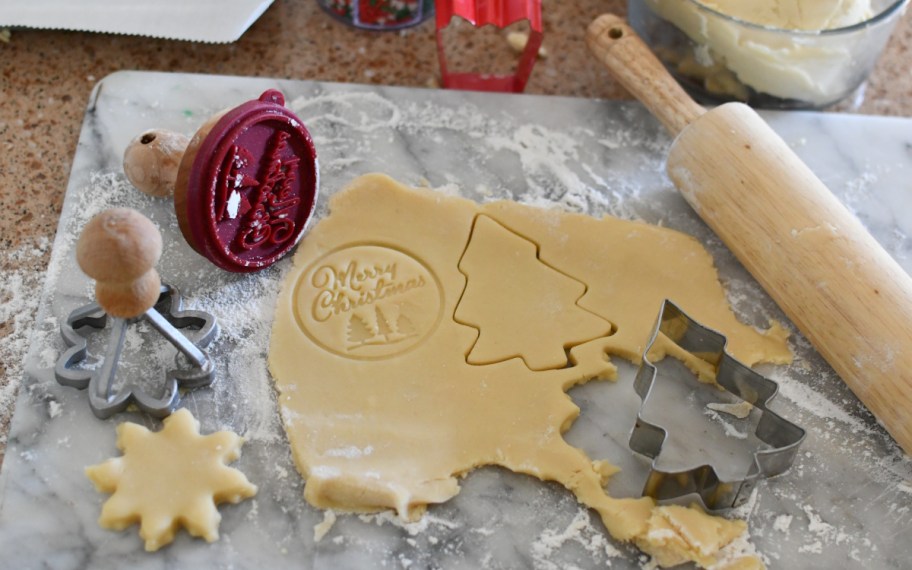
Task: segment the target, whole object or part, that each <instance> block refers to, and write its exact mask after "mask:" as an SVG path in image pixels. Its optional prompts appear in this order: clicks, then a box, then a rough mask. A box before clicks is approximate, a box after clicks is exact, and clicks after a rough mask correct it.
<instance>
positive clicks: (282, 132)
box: [174, 90, 319, 273]
mask: <svg viewBox="0 0 912 570" xmlns="http://www.w3.org/2000/svg"><path fill="white" fill-rule="evenodd" d="M318 184H319V171H318V168H317V155H316V151H315V150H314V144H313V140H312V139H311V137H310V133H308V132H307V129H306V128H305V127H304V125H303V124H302V123H301V121H300V119H298V118H297V117H296V116H295V114H294V113H292V112H291V111H290V110H289V109H287V108H286V107H285V98H284V97H283V96H282V94H281V93H280V92H278V91H275V90H269V91H266V92H265V93H263V94H262V95H261V96H260V98H259V99H256V100H253V101H248V102H247V103H244V104H242V105H240V106H238V107H235V108H233V109H230V110H228V111H226V112H224V113H222V114H219V115H216V116H215V117H213V118H211V119H210V120H209V121H208V122H207V123H206V124H204V125H203V126H202V127H200V129H199V131H197V133H196V135H194V137H193V138H192V139H191V140H190V144H189V146H188V147H187V150H186V151H185V152H184V155H183V158H182V159H181V163H180V167H179V169H178V172H177V182H176V184H175V187H174V205H175V210H176V212H177V219H178V223H179V225H180V228H181V232H183V234H184V238H185V239H186V240H187V242H189V244H190V246H191V247H193V249H195V250H196V251H197V252H198V253H200V254H201V255H203V256H204V257H206V258H207V259H209V260H210V261H211V262H212V263H214V264H215V265H217V266H218V267H220V268H222V269H225V270H227V271H233V272H240V273H243V272H252V271H258V270H260V269H263V268H265V267H268V266H269V265H272V264H273V263H275V262H276V261H277V260H279V259H280V258H281V257H282V256H284V255H285V254H287V253H288V252H289V251H291V249H292V248H294V246H295V245H296V244H297V243H298V241H300V239H301V237H302V235H303V233H304V230H305V228H306V227H307V223H308V222H309V221H310V218H311V215H312V214H313V210H314V206H315V204H316V196H317V187H318Z"/></svg>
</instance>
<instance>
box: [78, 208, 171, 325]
mask: <svg viewBox="0 0 912 570" xmlns="http://www.w3.org/2000/svg"><path fill="white" fill-rule="evenodd" d="M161 252H162V239H161V235H159V233H158V229H157V228H156V227H155V225H154V224H153V223H152V222H151V221H150V220H149V219H148V218H146V217H145V216H143V215H142V214H140V213H139V212H137V211H136V210H132V209H130V208H113V209H110V210H105V211H104V212H102V213H100V214H98V215H97V216H95V217H94V218H92V219H91V220H89V223H87V224H86V226H85V228H84V229H83V230H82V235H80V236H79V241H78V242H77V244H76V261H77V262H78V263H79V267H81V268H82V270H83V271H84V272H85V274H86V275H88V276H89V277H91V278H93V279H95V281H96V283H95V299H96V300H97V301H98V304H99V305H101V306H102V308H104V310H105V311H106V312H107V313H108V314H109V315H111V316H114V317H120V318H124V319H129V318H133V317H138V316H139V315H142V314H143V313H145V312H146V311H147V310H149V309H150V308H151V307H152V306H153V305H154V304H155V302H156V301H157V300H158V296H159V291H160V288H161V279H160V278H159V276H158V272H156V271H155V264H156V263H157V262H158V259H159V258H160V257H161Z"/></svg>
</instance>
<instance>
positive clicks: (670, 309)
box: [629, 300, 805, 510]
mask: <svg viewBox="0 0 912 570" xmlns="http://www.w3.org/2000/svg"><path fill="white" fill-rule="evenodd" d="M660 335H664V336H666V337H668V338H669V339H671V340H672V341H673V342H674V343H675V344H677V345H678V346H679V347H680V348H682V349H684V350H685V351H687V352H688V353H690V354H692V355H699V356H700V358H702V359H703V360H705V361H707V362H708V363H710V364H713V365H714V368H715V372H716V377H715V380H716V382H717V384H718V386H719V387H721V388H722V389H724V390H725V391H727V392H729V393H731V394H733V395H734V396H735V397H737V398H739V399H741V400H743V401H746V402H749V403H750V404H752V405H753V406H754V407H756V408H757V409H758V410H759V411H760V417H759V421H758V423H757V425H756V431H755V435H756V437H757V439H758V440H760V441H761V442H763V444H764V446H763V447H762V448H760V449H758V450H757V451H756V452H755V453H754V454H753V462H752V464H751V466H750V468H749V469H748V472H747V473H746V474H745V476H744V477H743V478H741V479H735V480H729V481H723V480H721V479H720V477H719V475H718V473H717V470H716V468H714V467H713V465H711V464H699V465H693V466H690V467H689V468H685V469H681V470H677V471H663V470H660V469H658V468H657V467H656V464H657V461H658V457H659V454H660V453H661V452H662V446H663V444H664V443H665V439H666V437H667V431H666V429H665V428H663V427H662V426H660V425H657V424H655V423H650V422H649V421H647V420H645V419H644V418H643V417H642V413H643V410H644V407H645V405H646V401H647V400H648V399H649V398H650V395H651V394H652V392H653V387H654V385H655V380H656V374H657V368H656V365H655V364H654V363H653V362H651V361H650V360H649V353H650V350H651V349H652V348H653V345H654V344H655V343H656V340H657V339H658V338H659V336H660ZM725 345H726V338H725V337H724V336H723V335H722V334H720V333H718V332H716V331H714V330H712V329H709V328H707V327H705V326H703V325H701V324H700V323H698V322H697V321H695V320H693V319H692V318H690V317H689V316H688V315H687V314H686V313H684V311H682V310H681V309H680V308H679V307H678V306H677V305H675V304H674V303H672V302H671V301H668V300H666V301H665V302H664V303H663V305H662V310H661V311H660V313H659V317H658V319H657V321H656V326H655V329H654V331H653V333H652V337H651V338H650V340H649V342H648V343H647V345H646V349H645V351H644V352H643V361H642V364H641V366H640V369H639V371H638V372H637V376H636V379H635V380H634V389H635V390H636V392H637V394H638V395H639V396H640V398H641V400H642V404H641V406H640V409H639V411H638V412H637V420H636V425H635V427H634V429H633V432H632V433H631V436H630V442H629V445H630V448H631V449H632V450H634V451H636V452H637V453H640V454H642V455H645V456H647V457H650V458H652V459H653V461H652V463H651V465H650V471H649V475H648V477H647V479H646V483H645V486H644V489H643V495H645V496H650V497H652V498H654V499H656V500H670V499H675V498H679V497H683V496H685V495H690V494H694V493H695V494H697V495H699V496H700V499H701V500H702V501H703V504H704V505H705V506H706V507H707V508H708V509H710V510H718V509H726V508H733V507H738V506H740V505H742V504H743V503H744V502H745V501H747V500H748V498H749V497H750V494H751V491H752V490H753V488H754V486H755V485H756V483H757V482H758V481H759V480H761V479H764V478H767V477H772V476H774V475H779V474H781V473H784V472H785V471H787V470H788V469H789V467H791V465H792V462H793V461H794V459H795V456H796V455H797V453H798V448H799V446H800V445H801V442H802V441H803V440H804V438H805V430H804V429H803V428H801V427H799V426H797V425H795V424H793V423H792V422H790V421H788V420H786V419H785V418H783V417H782V416H780V415H778V414H777V413H775V412H773V411H771V410H770V409H769V408H768V407H767V406H768V404H769V402H770V400H772V399H773V397H775V395H776V393H777V391H778V389H779V386H778V385H777V384H776V383H775V382H773V381H772V380H769V379H768V378H765V377H764V376H762V375H760V374H759V373H757V372H756V371H754V370H752V369H750V368H749V367H747V366H745V365H744V364H742V363H741V362H739V361H738V360H736V359H735V358H733V357H732V356H731V355H729V354H728V353H727V352H726V350H725ZM705 386H706V389H707V390H716V388H715V387H714V386H712V385H711V384H706V385H705ZM685 405H687V404H686V403H685Z"/></svg>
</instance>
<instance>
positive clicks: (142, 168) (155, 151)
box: [123, 129, 190, 197]
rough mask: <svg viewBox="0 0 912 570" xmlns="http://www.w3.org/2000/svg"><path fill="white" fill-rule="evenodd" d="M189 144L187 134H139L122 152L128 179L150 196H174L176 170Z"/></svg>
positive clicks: (169, 132)
mask: <svg viewBox="0 0 912 570" xmlns="http://www.w3.org/2000/svg"><path fill="white" fill-rule="evenodd" d="M189 144H190V138H189V137H187V136H186V135H183V134H181V133H175V132H173V131H166V130H163V129H152V130H149V131H146V132H144V133H142V134H140V135H138V136H137V137H136V138H134V139H133V140H132V141H130V144H129V146H127V150H126V151H125V152H124V159H123V166H124V174H126V175H127V180H129V181H130V183H131V184H133V186H136V188H138V189H139V190H140V191H141V192H143V193H145V194H148V195H150V196H158V197H166V196H173V195H174V185H175V183H176V182H177V170H178V167H179V166H180V163H181V158H183V156H184V151H185V150H187V145H189Z"/></svg>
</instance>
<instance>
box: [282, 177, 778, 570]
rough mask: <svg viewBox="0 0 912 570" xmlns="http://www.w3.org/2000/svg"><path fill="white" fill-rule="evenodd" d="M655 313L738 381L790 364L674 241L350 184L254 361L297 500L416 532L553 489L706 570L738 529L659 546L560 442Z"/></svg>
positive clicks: (707, 529)
mask: <svg viewBox="0 0 912 570" xmlns="http://www.w3.org/2000/svg"><path fill="white" fill-rule="evenodd" d="M514 228H515V229H514ZM595 244H598V245H595ZM603 244H608V245H607V246H605V245H603ZM543 260H548V261H549V264H547V265H546V264H545V263H544V262H543ZM634 260H636V261H637V263H636V264H634V263H632V262H633V261H634ZM666 298H667V299H672V300H674V301H675V302H676V303H679V304H680V305H681V306H682V307H684V310H686V311H687V312H688V313H690V314H692V315H695V318H696V319H698V320H701V321H702V322H706V323H711V324H712V325H711V326H714V327H715V328H717V329H718V330H720V331H721V332H723V333H724V334H725V335H727V337H728V339H729V345H728V346H729V350H730V351H731V352H732V353H733V354H735V355H736V356H738V357H740V358H742V359H744V360H746V361H747V362H748V363H750V364H753V363H756V362H758V361H764V362H776V363H786V362H788V361H790V358H791V354H790V352H789V350H788V347H787V346H786V343H785V338H784V335H782V334H781V331H780V330H778V329H776V330H773V331H771V332H767V333H760V332H758V331H756V330H754V329H753V328H750V327H747V326H745V325H743V324H741V323H739V322H738V321H737V320H736V319H735V317H734V315H733V314H732V312H731V311H730V309H729V307H728V304H727V301H726V297H725V291H724V290H723V289H722V286H721V285H720V284H719V282H718V280H717V276H716V272H715V269H714V267H713V265H712V258H711V257H710V255H709V254H708V253H707V252H706V251H705V250H703V248H702V247H701V246H700V245H699V243H698V242H697V241H696V240H695V239H693V238H692V237H689V236H687V235H685V234H681V233H679V232H675V231H672V230H668V229H664V228H659V227H654V226H647V225H645V224H642V223H631V222H625V221H622V220H618V219H614V218H607V217H606V218H604V219H602V220H596V219H594V218H588V217H586V216H581V215H576V214H568V213H565V212H561V211H558V210H547V211H546V210H543V209H540V208H533V207H530V206H521V205H518V204H516V203H511V202H500V203H493V204H488V205H479V204H476V203H473V202H470V201H468V200H465V199H461V198H455V197H445V196H441V195H440V194H438V193H436V192H434V191H432V190H416V189H409V188H407V187H405V186H403V185H401V184H398V183H397V182H395V181H394V180H392V179H391V178H389V177H387V176H384V175H367V176H362V177H360V178H358V179H357V180H355V181H353V182H352V183H351V184H350V185H349V186H348V187H347V188H346V189H344V190H343V191H342V192H340V193H339V194H337V195H336V196H334V197H333V199H332V202H331V203H330V215H329V216H328V217H327V218H325V219H324V220H322V221H321V222H320V223H319V225H318V226H317V227H315V228H314V229H313V230H312V231H311V233H310V236H309V239H308V240H307V242H306V243H304V244H302V245H301V247H300V249H299V250H298V252H297V254H296V255H295V267H294V269H292V271H291V272H290V273H289V275H288V276H287V278H286V281H285V283H284V285H283V288H282V292H281V294H280V295H279V301H278V304H277V308H276V318H275V324H274V327H273V334H272V340H271V343H270V351H269V365H270V370H271V371H272V373H273V375H274V377H275V379H276V387H277V389H278V391H279V406H280V409H281V411H282V415H283V417H284V418H285V426H286V433H287V434H288V439H289V443H290V444H291V447H292V453H293V454H294V457H295V460H296V463H297V466H298V469H299V471H300V472H301V474H302V475H303V476H304V478H305V479H306V484H305V488H304V496H305V497H306V499H307V501H308V502H310V503H311V504H313V505H314V506H317V507H321V508H327V509H340V510H348V511H356V512H358V511H363V512H372V511H376V510H381V509H393V510H395V511H396V512H397V513H398V514H399V516H400V517H402V518H403V519H416V518H417V517H418V516H420V515H421V514H422V513H423V511H424V509H425V508H426V506H427V505H428V504H433V503H441V502H444V501H446V500H448V499H450V498H451V497H453V496H454V495H456V493H458V491H459V484H458V482H457V479H456V477H458V476H461V475H464V474H466V473H468V472H470V471H471V470H473V469H475V468H477V467H481V466H486V465H496V466H500V467H506V468H507V469H510V470H511V471H515V472H517V473H525V474H528V475H532V476H534V477H537V478H539V479H542V480H546V481H556V482H558V483H560V484H562V485H564V486H565V487H566V488H567V489H568V490H570V491H571V492H573V493H574V494H575V495H576V497H577V498H578V499H579V500H580V502H581V503H583V504H585V505H587V506H589V507H591V508H594V509H596V510H597V511H598V513H599V514H600V515H601V518H602V520H603V522H604V523H605V525H606V526H607V528H608V530H609V531H610V532H611V534H612V535H613V536H614V537H616V538H617V539H619V540H625V541H635V542H636V543H637V545H638V546H640V548H642V549H644V550H646V551H647V552H650V553H652V554H654V555H656V557H657V559H658V560H660V562H661V563H662V564H666V565H675V564H679V563H681V562H685V561H688V560H693V561H698V562H700V564H701V565H704V566H710V565H712V564H714V563H716V561H717V560H716V558H715V557H714V555H715V554H716V553H717V551H718V550H719V549H720V548H721V547H722V546H725V545H727V544H728V543H729V542H731V541H732V540H733V539H734V538H735V536H737V535H739V534H741V531H743V529H744V525H743V523H740V522H738V523H731V522H730V521H725V520H722V519H712V518H710V517H709V516H706V515H703V514H701V513H697V512H692V513H691V514H689V515H687V516H676V517H664V518H662V517H659V520H661V521H664V522H662V526H661V527H660V529H661V532H659V531H657V530H655V529H653V524H654V523H651V522H650V521H651V520H652V519H655V518H656V517H657V515H656V514H655V513H652V512H651V511H652V501H651V500H649V499H614V498H611V497H609V496H608V495H607V494H606V493H605V492H604V491H603V490H602V486H603V484H604V483H605V482H606V480H605V479H604V476H603V472H604V471H603V469H599V468H598V466H596V465H593V460H594V459H595V458H588V457H586V456H585V454H583V453H582V452H581V451H579V450H577V449H576V448H573V447H572V446H570V445H569V444H567V443H566V442H565V441H564V439H563V437H562V434H563V432H564V431H566V430H567V429H568V428H569V427H570V424H571V423H572V422H573V420H574V419H575V418H576V416H577V415H578V413H579V410H578V408H577V407H576V406H575V405H574V404H573V403H572V402H571V400H570V399H569V397H567V396H566V394H565V393H564V391H565V390H566V389H567V388H569V387H570V386H573V385H575V384H579V383H583V382H586V381H589V380H591V379H594V378H603V379H607V378H612V379H613V378H614V377H615V368H614V366H613V365H612V364H610V363H609V362H608V356H609V355H612V354H613V355H618V356H621V357H624V358H627V359H629V360H637V359H638V358H640V356H641V355H642V348H643V346H644V345H645V343H646V342H647V340H648V336H649V333H650V332H651V329H652V326H653V323H654V322H655V318H656V315H657V314H658V311H657V310H656V309H654V308H653V307H660V306H661V304H662V301H663V300H664V299H666ZM584 307H585V309H584ZM638 307H643V308H642V309H641V310H640V312H637V308H638ZM403 320H406V322H407V323H408V326H407V327H406V328H403V327H402V326H401V324H400V323H401V322H402V321H403ZM479 352H480V353H481V354H480V355H479V354H477V353H479ZM568 363H569V364H571V365H570V366H568ZM614 411H615V412H618V411H619V410H614ZM609 460H610V458H609ZM688 518H689V519H692V520H690V521H689V522H688V523H687V524H683V525H681V524H679V525H674V524H670V523H668V522H667V521H669V520H671V521H682V520H687V519H688ZM659 535H661V536H662V538H661V540H657V539H655V537H656V536H659ZM700 535H708V536H709V538H708V539H705V540H694V539H693V537H694V536H700ZM669 536H674V537H677V539H676V541H675V540H669Z"/></svg>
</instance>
